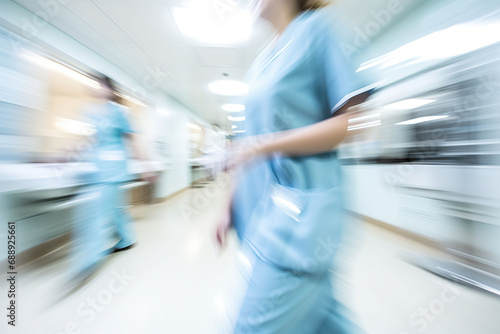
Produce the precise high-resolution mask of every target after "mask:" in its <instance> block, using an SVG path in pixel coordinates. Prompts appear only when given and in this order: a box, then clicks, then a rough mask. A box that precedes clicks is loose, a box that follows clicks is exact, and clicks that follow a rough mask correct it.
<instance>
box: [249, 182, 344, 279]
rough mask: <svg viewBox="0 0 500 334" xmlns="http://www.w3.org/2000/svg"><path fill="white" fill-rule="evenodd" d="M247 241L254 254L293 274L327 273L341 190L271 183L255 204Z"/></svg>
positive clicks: (338, 220) (339, 217) (339, 219)
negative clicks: (255, 207) (294, 186)
mask: <svg viewBox="0 0 500 334" xmlns="http://www.w3.org/2000/svg"><path fill="white" fill-rule="evenodd" d="M251 220H252V222H251V225H252V226H253V227H255V230H254V231H253V233H252V235H251V236H250V237H249V242H250V245H251V246H253V248H254V250H255V251H256V253H258V254H259V253H260V255H262V256H263V257H264V258H265V259H267V260H269V261H271V262H273V263H274V264H275V265H277V266H280V267H282V268H286V269H289V270H292V271H296V272H304V273H318V272H323V271H325V270H327V269H329V268H330V267H331V266H332V264H333V257H334V254H335V251H336V249H337V247H338V244H339V240H340V232H341V224H342V192H341V187H335V188H331V189H297V188H292V187H285V186H282V185H280V184H277V183H273V184H272V185H271V187H270V191H269V193H268V195H267V196H266V197H265V198H264V199H263V200H262V201H261V202H260V203H259V207H258V208H257V210H256V212H255V214H254V215H252V219H251Z"/></svg>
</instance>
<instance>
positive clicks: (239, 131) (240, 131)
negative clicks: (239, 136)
mask: <svg viewBox="0 0 500 334" xmlns="http://www.w3.org/2000/svg"><path fill="white" fill-rule="evenodd" d="M245 132H247V131H246V130H238V131H233V133H245Z"/></svg>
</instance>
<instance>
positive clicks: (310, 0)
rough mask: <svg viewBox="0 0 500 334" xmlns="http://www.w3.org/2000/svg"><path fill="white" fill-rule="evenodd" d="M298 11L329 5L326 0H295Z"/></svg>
mask: <svg viewBox="0 0 500 334" xmlns="http://www.w3.org/2000/svg"><path fill="white" fill-rule="evenodd" d="M297 5H298V6H299V11H301V12H303V11H305V10H310V9H319V8H323V7H325V6H328V5H329V1H328V0H297Z"/></svg>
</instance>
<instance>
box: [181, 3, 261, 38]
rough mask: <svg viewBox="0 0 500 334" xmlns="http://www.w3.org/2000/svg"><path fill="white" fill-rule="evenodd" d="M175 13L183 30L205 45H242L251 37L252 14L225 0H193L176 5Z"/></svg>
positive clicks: (187, 35)
mask: <svg viewBox="0 0 500 334" xmlns="http://www.w3.org/2000/svg"><path fill="white" fill-rule="evenodd" d="M227 2H228V3H229V2H234V1H227ZM218 3H223V5H224V6H225V8H226V10H220V6H217V4H218ZM172 14H173V17H174V20H175V23H176V24H177V26H178V28H179V30H180V31H181V33H182V34H183V35H184V36H185V37H187V38H188V39H191V40H193V41H194V42H198V43H202V44H209V45H231V44H239V43H242V42H244V41H246V40H248V38H249V37H250V35H251V33H252V23H253V18H252V14H251V13H250V12H248V11H247V10H243V9H241V8H240V7H239V6H238V5H229V4H226V3H225V1H214V2H213V1H193V0H191V1H189V2H188V3H187V4H186V5H184V6H182V7H178V8H174V9H173V11H172Z"/></svg>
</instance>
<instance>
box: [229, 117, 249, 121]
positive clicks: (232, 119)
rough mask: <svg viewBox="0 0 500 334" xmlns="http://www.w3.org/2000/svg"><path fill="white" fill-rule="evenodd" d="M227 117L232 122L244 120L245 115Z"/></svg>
mask: <svg viewBox="0 0 500 334" xmlns="http://www.w3.org/2000/svg"><path fill="white" fill-rule="evenodd" d="M227 119H228V120H230V121H232V122H243V121H244V120H245V116H239V117H234V116H227Z"/></svg>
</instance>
